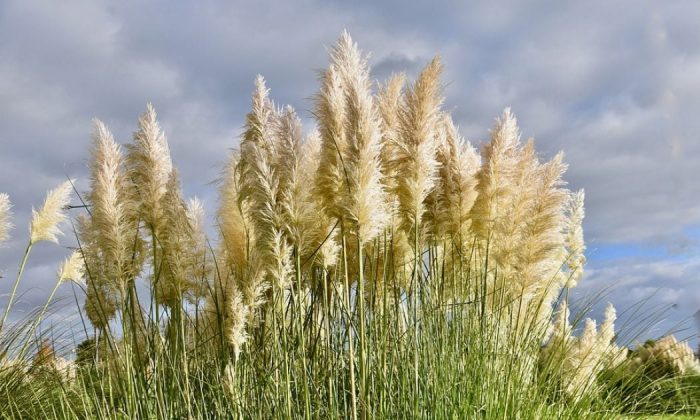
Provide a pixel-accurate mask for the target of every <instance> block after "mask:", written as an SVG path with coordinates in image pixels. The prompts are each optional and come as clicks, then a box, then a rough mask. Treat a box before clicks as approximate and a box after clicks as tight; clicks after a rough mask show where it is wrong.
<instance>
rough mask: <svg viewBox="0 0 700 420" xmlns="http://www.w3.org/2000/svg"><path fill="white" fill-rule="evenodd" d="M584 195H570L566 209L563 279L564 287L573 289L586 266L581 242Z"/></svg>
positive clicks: (584, 246) (584, 248) (582, 193)
mask: <svg viewBox="0 0 700 420" xmlns="http://www.w3.org/2000/svg"><path fill="white" fill-rule="evenodd" d="M584 199H585V193H584V191H583V190H579V191H578V192H576V193H572V194H570V197H569V202H568V205H567V208H566V216H567V223H566V227H565V231H564V235H565V256H566V266H567V268H568V270H567V271H568V272H567V273H566V278H565V279H564V281H565V284H566V287H569V288H571V287H574V286H576V284H577V283H578V281H579V279H580V278H581V276H582V275H583V266H584V265H585V264H586V256H585V255H584V252H585V251H586V244H585V242H584V240H583V218H584V215H585V212H584V204H583V203H584Z"/></svg>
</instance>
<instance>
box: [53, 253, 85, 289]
mask: <svg viewBox="0 0 700 420" xmlns="http://www.w3.org/2000/svg"><path fill="white" fill-rule="evenodd" d="M84 273H85V260H84V258H83V254H82V252H80V251H73V253H72V254H71V255H70V257H68V258H66V260H65V261H63V263H62V264H61V268H60V269H59V270H58V281H60V282H63V281H66V280H69V281H73V282H76V283H78V284H82V282H83V275H84Z"/></svg>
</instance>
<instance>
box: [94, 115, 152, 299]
mask: <svg viewBox="0 0 700 420" xmlns="http://www.w3.org/2000/svg"><path fill="white" fill-rule="evenodd" d="M94 125H95V128H94V131H93V134H92V139H93V146H92V150H91V159H90V165H89V168H90V191H89V192H88V194H87V202H88V204H89V205H90V216H91V218H92V223H91V224H90V226H91V228H92V229H93V230H94V232H92V233H91V234H92V235H93V236H94V237H95V242H94V244H93V245H92V246H93V247H96V248H95V249H94V250H90V251H89V252H88V253H90V252H94V253H95V254H96V255H99V260H100V261H99V262H97V263H98V264H100V265H102V266H103V267H102V269H103V270H104V275H105V276H106V277H107V279H105V281H106V282H108V283H110V286H111V287H113V288H115V290H118V291H119V292H120V293H121V294H122V296H123V295H124V294H125V290H126V285H127V283H128V282H129V281H130V280H132V279H133V278H135V277H136V276H138V274H139V272H140V271H141V265H142V263H143V256H142V252H141V250H142V246H143V244H142V240H141V237H140V236H139V234H138V216H137V215H136V212H137V211H138V209H137V208H136V203H135V202H134V201H133V198H134V197H133V196H130V192H131V191H133V188H134V185H132V184H131V183H130V180H129V179H128V177H127V175H126V173H125V171H124V157H123V156H122V152H121V148H120V147H119V145H118V144H117V143H116V142H115V141H114V137H113V136H112V133H111V132H110V131H109V129H108V128H107V127H106V126H105V125H104V123H102V122H101V121H100V120H97V119H96V120H95V121H94Z"/></svg>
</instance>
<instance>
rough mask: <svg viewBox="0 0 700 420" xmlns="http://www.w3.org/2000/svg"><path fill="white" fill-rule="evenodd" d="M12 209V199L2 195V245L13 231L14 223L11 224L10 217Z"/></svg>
mask: <svg viewBox="0 0 700 420" xmlns="http://www.w3.org/2000/svg"><path fill="white" fill-rule="evenodd" d="M11 208H12V204H11V203H10V197H9V196H8V195H7V194H5V193H2V194H0V244H1V243H3V242H5V241H6V240H8V239H9V238H10V230H11V229H12V223H11V222H10V217H11V216H12V212H11V211H10V209H11Z"/></svg>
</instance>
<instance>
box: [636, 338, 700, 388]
mask: <svg viewBox="0 0 700 420" xmlns="http://www.w3.org/2000/svg"><path fill="white" fill-rule="evenodd" d="M636 353H637V354H636V356H635V357H634V359H633V360H632V364H633V367H634V368H636V369H643V370H644V372H645V373H646V374H648V375H650V376H652V377H656V378H663V377H666V376H669V375H700V362H699V361H698V360H697V359H696V358H695V354H694V353H693V349H691V348H690V346H689V345H688V343H687V342H686V341H681V342H679V341H678V340H677V339H676V337H674V336H673V335H668V336H665V337H663V338H661V339H659V340H656V341H655V342H653V343H652V344H650V345H644V346H642V347H641V348H640V349H639V350H638V351H636Z"/></svg>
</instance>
